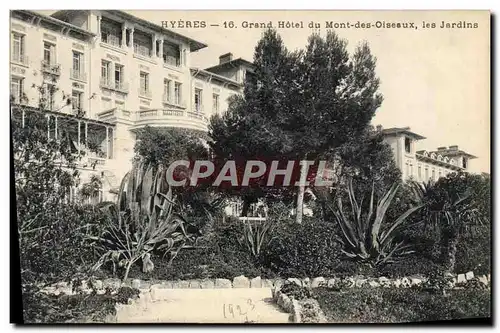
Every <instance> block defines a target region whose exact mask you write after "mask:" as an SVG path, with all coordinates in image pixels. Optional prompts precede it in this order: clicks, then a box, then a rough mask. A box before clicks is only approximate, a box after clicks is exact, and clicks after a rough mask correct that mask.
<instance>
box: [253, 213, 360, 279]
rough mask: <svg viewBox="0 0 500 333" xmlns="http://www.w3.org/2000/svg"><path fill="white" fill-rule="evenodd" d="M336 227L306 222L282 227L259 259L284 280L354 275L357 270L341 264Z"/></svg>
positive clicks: (305, 220) (324, 223)
mask: <svg viewBox="0 0 500 333" xmlns="http://www.w3.org/2000/svg"><path fill="white" fill-rule="evenodd" d="M336 232H337V230H336V226H335V225H334V224H333V223H330V222H324V221H320V220H315V219H304V221H303V223H302V224H281V225H280V226H279V227H278V228H277V230H276V233H275V234H274V238H273V240H272V241H271V242H270V243H269V245H268V247H267V248H266V249H265V251H263V253H262V255H261V256H260V261H261V263H262V264H263V265H264V266H265V267H267V268H269V269H270V270H272V271H273V272H274V273H276V274H277V275H279V276H282V277H311V276H332V275H335V274H339V273H340V274H342V273H346V274H352V273H354V271H355V267H353V266H352V265H350V263H342V262H341V261H340V255H341V246H340V243H339V242H338V240H337V239H336Z"/></svg>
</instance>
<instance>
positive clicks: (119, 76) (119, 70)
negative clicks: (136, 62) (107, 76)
mask: <svg viewBox="0 0 500 333" xmlns="http://www.w3.org/2000/svg"><path fill="white" fill-rule="evenodd" d="M115 88H116V89H123V65H117V64H115Z"/></svg>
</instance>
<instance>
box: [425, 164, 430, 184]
mask: <svg viewBox="0 0 500 333" xmlns="http://www.w3.org/2000/svg"><path fill="white" fill-rule="evenodd" d="M428 179H429V168H427V167H426V168H425V180H426V181H427V180H428Z"/></svg>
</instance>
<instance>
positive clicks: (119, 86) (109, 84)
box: [99, 78, 128, 94]
mask: <svg viewBox="0 0 500 333" xmlns="http://www.w3.org/2000/svg"><path fill="white" fill-rule="evenodd" d="M99 86H100V87H101V88H103V89H109V90H114V91H118V92H121V93H124V94H128V83H126V82H119V81H115V82H113V81H110V80H106V79H103V78H101V83H100V85H99Z"/></svg>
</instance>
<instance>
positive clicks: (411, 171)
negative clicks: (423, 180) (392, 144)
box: [409, 163, 413, 177]
mask: <svg viewBox="0 0 500 333" xmlns="http://www.w3.org/2000/svg"><path fill="white" fill-rule="evenodd" d="M409 175H410V177H413V164H411V163H410V174H409Z"/></svg>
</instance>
